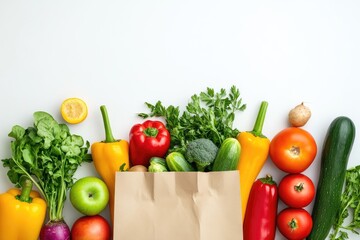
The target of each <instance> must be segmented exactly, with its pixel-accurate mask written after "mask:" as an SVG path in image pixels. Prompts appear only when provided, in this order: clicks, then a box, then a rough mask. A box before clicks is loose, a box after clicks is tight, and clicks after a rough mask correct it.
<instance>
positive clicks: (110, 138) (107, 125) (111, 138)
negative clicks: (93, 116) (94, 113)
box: [100, 105, 116, 143]
mask: <svg viewBox="0 0 360 240" xmlns="http://www.w3.org/2000/svg"><path fill="white" fill-rule="evenodd" d="M100 111H101V115H102V118H103V122H104V128H105V142H106V143H111V142H116V139H115V138H114V136H113V134H112V130H111V126H110V121H109V116H108V113H107V110H106V107H105V106H104V105H102V106H100Z"/></svg>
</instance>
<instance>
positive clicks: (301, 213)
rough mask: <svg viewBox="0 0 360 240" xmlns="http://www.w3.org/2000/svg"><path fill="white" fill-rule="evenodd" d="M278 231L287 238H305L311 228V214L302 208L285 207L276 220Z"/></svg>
mask: <svg viewBox="0 0 360 240" xmlns="http://www.w3.org/2000/svg"><path fill="white" fill-rule="evenodd" d="M276 224H277V227H278V229H279V231H280V233H281V234H282V235H283V236H284V237H286V238H287V239H289V240H300V239H304V238H306V237H307V236H308V235H309V234H310V232H311V229H312V226H313V221H312V218H311V215H310V214H309V213H308V212H307V211H306V210H305V209H303V208H285V209H284V210H282V211H281V212H280V213H279V214H278V217H277V220H276Z"/></svg>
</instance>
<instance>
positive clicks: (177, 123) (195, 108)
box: [138, 86, 246, 153]
mask: <svg viewBox="0 0 360 240" xmlns="http://www.w3.org/2000/svg"><path fill="white" fill-rule="evenodd" d="M145 104H146V106H147V107H148V108H149V110H150V113H139V114H138V115H139V116H140V117H142V118H148V117H162V118H164V120H165V121H166V127H167V129H168V130H169V132H170V135H171V145H170V148H169V152H173V151H178V152H182V153H184V152H185V148H186V145H187V143H188V142H189V141H191V140H195V139H197V138H206V139H210V140H212V141H213V142H214V143H215V144H216V145H217V146H220V145H221V143H222V142H223V141H224V140H225V139H226V138H228V137H236V136H237V134H238V133H239V130H238V129H236V128H234V127H233V123H234V119H235V114H236V112H238V111H243V110H245V108H246V104H243V103H242V98H241V97H240V91H239V89H238V88H236V87H235V86H232V87H231V88H230V92H229V94H228V93H227V91H226V90H225V89H224V88H222V89H220V91H219V92H215V91H214V89H213V88H207V90H206V91H204V92H201V93H200V94H194V95H192V96H191V99H190V101H189V102H188V104H187V105H186V110H185V111H183V112H182V113H180V107H179V106H173V105H170V106H164V105H163V104H162V103H161V101H157V102H156V103H155V104H150V103H148V102H145Z"/></svg>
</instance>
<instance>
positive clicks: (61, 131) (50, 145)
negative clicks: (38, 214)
mask: <svg viewBox="0 0 360 240" xmlns="http://www.w3.org/2000/svg"><path fill="white" fill-rule="evenodd" d="M9 137H11V138H13V139H14V140H13V141H12V142H11V152H12V157H11V158H8V159H2V162H3V166H4V167H8V168H9V170H8V173H7V175H8V177H9V179H10V181H11V182H12V183H14V184H15V185H16V186H19V184H20V178H21V176H23V175H26V176H27V177H28V178H30V179H31V181H32V182H33V183H34V185H35V186H36V187H37V188H38V190H39V191H40V193H41V194H42V195H43V197H44V198H45V200H46V202H47V205H48V209H49V218H50V220H53V221H58V220H62V218H63V215H62V212H63V207H64V202H65V200H66V191H67V190H68V189H69V188H70V187H71V186H72V184H73V181H74V179H73V175H74V173H75V171H76V170H77V168H78V166H80V164H81V163H82V162H84V161H87V162H89V161H91V158H89V154H87V151H88V149H89V146H90V144H89V142H86V143H84V140H83V138H82V137H81V136H78V135H74V134H71V133H70V131H69V128H68V126H67V125H65V124H58V123H57V122H56V121H55V120H54V118H53V117H52V116H51V115H50V114H48V113H46V112H41V111H39V112H35V113H34V126H33V127H28V128H27V129H25V128H23V127H21V126H18V125H15V126H14V127H13V128H12V131H11V132H10V133H9Z"/></svg>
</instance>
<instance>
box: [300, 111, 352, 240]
mask: <svg viewBox="0 0 360 240" xmlns="http://www.w3.org/2000/svg"><path fill="white" fill-rule="evenodd" d="M354 139H355V125H354V123H353V122H352V121H351V119H349V118H348V117H344V116H340V117H337V118H335V119H334V120H333V121H332V122H331V124H330V126H329V129H328V131H327V134H326V136H325V141H324V145H323V149H322V155H321V166H320V175H319V181H318V185H317V191H316V196H315V200H314V207H313V210H312V219H313V228H312V231H311V233H310V235H309V236H308V237H307V239H308V240H323V239H325V238H326V237H327V235H328V234H329V232H330V229H331V227H332V225H333V224H334V222H335V219H336V214H337V211H338V209H340V203H341V199H340V198H341V194H342V189H343V186H344V182H345V173H346V169H347V164H348V159H349V155H350V152H351V149H352V146H353V143H354Z"/></svg>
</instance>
